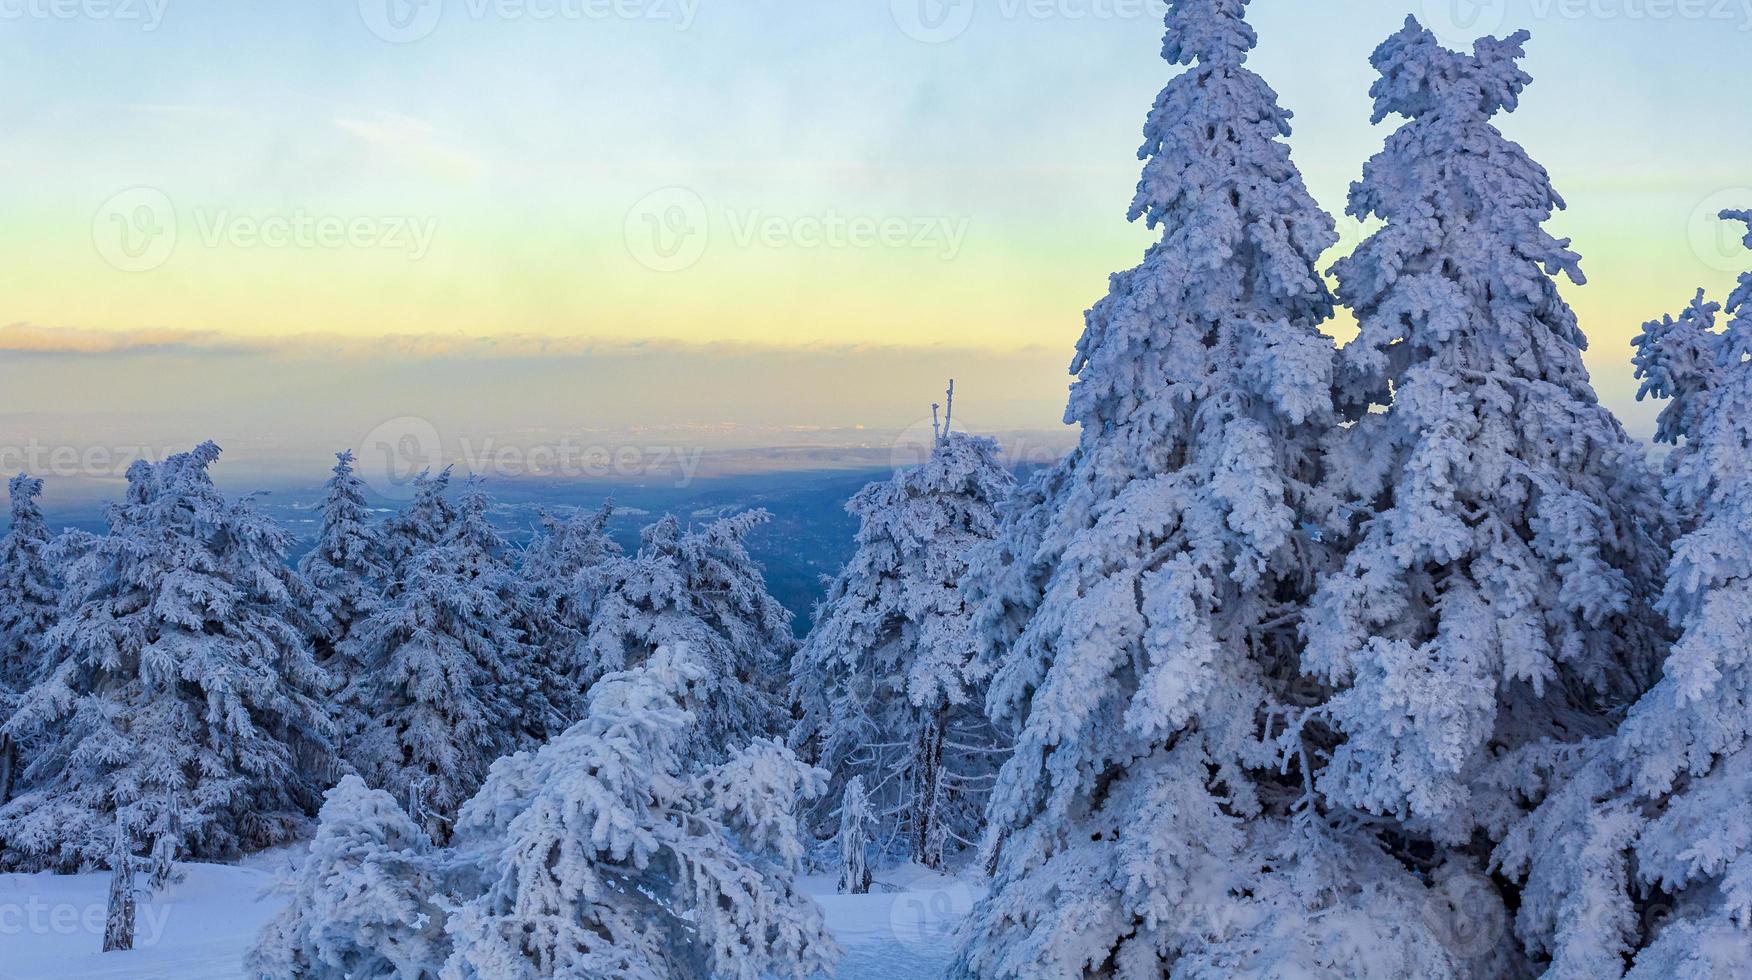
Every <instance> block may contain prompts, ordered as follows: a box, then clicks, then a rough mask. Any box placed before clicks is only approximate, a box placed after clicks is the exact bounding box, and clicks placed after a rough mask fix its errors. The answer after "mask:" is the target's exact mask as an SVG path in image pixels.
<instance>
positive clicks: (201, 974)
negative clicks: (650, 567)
mask: <svg viewBox="0 0 1752 980" xmlns="http://www.w3.org/2000/svg"><path fill="white" fill-rule="evenodd" d="M284 863H285V859H284V858H283V857H280V858H278V859H274V860H261V859H258V860H256V861H252V862H250V864H251V865H252V866H251V867H227V866H220V865H210V864H196V865H186V866H183V869H182V870H183V871H184V872H185V875H184V879H183V881H182V882H180V883H178V884H176V885H172V886H171V887H170V888H169V889H168V890H167V891H166V892H165V893H164V894H162V895H159V896H157V897H156V898H154V899H153V901H152V902H150V903H148V904H146V905H143V906H141V909H140V917H139V922H138V927H137V929H138V935H137V939H138V948H137V949H135V950H134V951H132V952H128V953H103V952H100V951H99V950H100V948H101V946H102V944H103V925H104V902H105V899H106V897H107V895H108V889H109V877H108V876H107V875H78V876H72V877H66V876H55V875H0V980H49V978H56V980H60V978H66V980H239V978H241V977H242V976H243V951H244V950H245V949H246V948H247V947H248V946H249V944H250V943H251V942H253V941H254V939H255V937H256V934H257V933H258V932H260V930H261V928H262V926H263V925H264V924H265V923H266V922H267V921H268V920H269V919H271V918H273V916H274V914H275V912H277V911H278V910H279V906H280V899H279V897H278V896H276V895H272V894H267V890H268V889H269V888H270V887H271V886H272V884H273V882H274V875H273V872H272V870H271V869H272V868H273V867H274V866H275V865H284ZM877 878H878V881H879V882H880V883H883V884H886V885H888V886H889V887H892V888H896V889H899V890H897V891H892V892H885V893H878V894H871V895H836V894H834V893H833V880H832V879H831V878H821V877H818V878H808V879H805V880H804V881H803V882H802V885H803V887H804V889H805V890H806V891H808V892H810V893H811V894H814V895H815V896H816V898H817V900H818V901H820V903H821V906H822V908H823V910H825V911H826V913H827V922H828V925H829V926H830V927H831V928H832V929H833V931H834V934H835V935H836V936H838V937H839V941H840V945H842V946H844V947H845V950H846V956H845V959H844V960H843V961H842V962H841V964H840V970H839V974H838V976H839V980H913V978H929V977H936V976H940V975H941V974H942V972H943V968H944V967H945V966H947V965H948V962H949V956H950V953H951V945H952V943H951V933H952V932H953V930H954V928H955V923H956V922H957V921H958V920H959V919H960V918H961V916H963V915H965V914H967V911H968V910H969V909H970V908H972V906H973V902H974V900H975V899H976V898H978V896H979V891H978V890H977V888H976V887H975V886H971V885H969V884H967V883H966V882H963V881H960V880H957V879H954V878H947V877H943V876H940V875H933V874H931V873H929V872H926V871H923V870H922V869H917V868H910V869H908V868H903V869H897V870H895V871H892V872H890V873H887V874H879V875H878V876H877Z"/></svg>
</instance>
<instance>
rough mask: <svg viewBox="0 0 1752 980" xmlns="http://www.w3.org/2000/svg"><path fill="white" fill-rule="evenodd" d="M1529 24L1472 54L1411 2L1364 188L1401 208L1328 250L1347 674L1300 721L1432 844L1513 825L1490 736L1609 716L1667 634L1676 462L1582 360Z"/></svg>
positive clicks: (1314, 667) (1322, 593)
mask: <svg viewBox="0 0 1752 980" xmlns="http://www.w3.org/2000/svg"><path fill="white" fill-rule="evenodd" d="M1526 39H1527V34H1526V33H1525V32H1522V33H1518V34H1516V35H1514V36H1512V37H1509V38H1507V39H1504V40H1498V39H1494V38H1484V39H1481V40H1480V41H1478V42H1477V43H1476V45H1475V46H1474V49H1473V52H1472V53H1470V54H1463V53H1459V52H1454V51H1449V50H1446V49H1444V48H1442V47H1441V46H1440V45H1439V44H1438V43H1437V41H1436V39H1435V37H1434V36H1433V35H1432V34H1430V32H1428V31H1426V30H1424V29H1423V28H1422V27H1420V26H1419V25H1418V24H1417V22H1416V21H1415V20H1408V21H1407V24H1406V26H1405V28H1404V30H1402V31H1401V32H1399V33H1398V34H1396V35H1394V36H1393V37H1391V38H1389V39H1388V40H1387V41H1386V42H1385V43H1383V44H1382V45H1381V46H1380V48H1379V49H1377V50H1376V52H1375V54H1374V57H1373V59H1372V63H1373V64H1374V65H1375V67H1376V68H1377V69H1378V70H1379V71H1380V73H1381V77H1380V79H1379V80H1378V81H1377V82H1376V83H1375V85H1374V87H1373V89H1372V90H1371V92H1372V94H1373V96H1374V98H1375V119H1376V120H1377V121H1380V120H1382V119H1385V118H1386V117H1387V116H1389V115H1391V114H1395V113H1397V114H1399V115H1401V116H1404V117H1405V118H1406V119H1407V122H1406V123H1405V124H1404V125H1403V126H1402V127H1401V128H1400V129H1399V130H1398V131H1396V132H1395V133H1394V134H1393V135H1392V136H1390V137H1389V138H1388V140H1387V145H1386V148H1385V149H1384V150H1383V151H1382V152H1381V153H1380V154H1378V155H1377V156H1376V157H1375V158H1374V159H1372V160H1371V161H1369V163H1368V165H1367V166H1366V168H1365V170H1364V174H1363V179H1362V180H1361V181H1360V182H1359V183H1357V184H1355V185H1353V187H1352V188H1351V200H1350V213H1351V214H1352V215H1354V216H1356V217H1357V218H1358V219H1368V218H1371V217H1378V218H1381V219H1382V220H1384V221H1385V222H1386V225H1385V227H1383V228H1382V229H1381V230H1380V231H1379V232H1377V233H1376V234H1374V235H1373V236H1371V237H1370V238H1369V239H1368V240H1367V241H1365V242H1364V243H1363V244H1362V245H1361V246H1360V247H1359V248H1358V249H1357V250H1356V252H1355V253H1354V254H1352V255H1350V256H1349V257H1347V258H1345V259H1343V260H1342V261H1340V262H1339V263H1338V264H1337V265H1336V267H1335V273H1336V275H1337V278H1338V282H1339V297H1340V299H1342V300H1343V301H1344V302H1345V303H1346V304H1347V305H1348V306H1350V307H1351V308H1352V309H1353V310H1354V311H1355V312H1356V315H1357V318H1358V321H1359V325H1360V332H1359V334H1358V336H1357V338H1356V339H1355V340H1354V341H1352V342H1351V343H1350V344H1348V345H1346V347H1345V349H1344V350H1343V352H1342V353H1341V354H1340V355H1339V370H1338V374H1337V386H1336V390H1337V392H1338V397H1339V403H1340V407H1341V408H1342V409H1343V411H1344V412H1345V413H1346V415H1347V417H1348V419H1350V420H1351V422H1352V423H1353V424H1352V425H1351V426H1350V427H1349V428H1348V429H1346V430H1344V431H1343V433H1342V434H1341V435H1340V436H1338V437H1336V438H1335V439H1334V440H1333V445H1332V455H1331V457H1330V458H1329V461H1328V472H1329V474H1330V476H1331V478H1332V485H1333V486H1334V488H1335V494H1336V495H1337V496H1338V497H1339V498H1340V499H1341V501H1342V506H1340V507H1337V508H1335V511H1334V517H1333V519H1332V520H1331V521H1330V522H1329V523H1328V527H1329V528H1330V529H1331V530H1332V531H1333V532H1334V533H1333V537H1334V538H1338V539H1342V541H1343V545H1344V547H1345V548H1346V549H1347V552H1348V554H1347V557H1346V559H1345V561H1344V562H1343V565H1342V567H1341V568H1339V569H1337V570H1335V571H1333V572H1332V573H1331V574H1329V575H1327V576H1326V577H1325V578H1324V580H1323V581H1322V582H1321V585H1320V588H1319V593H1318V595H1317V596H1316V598H1315V600H1314V602H1313V604H1312V606H1311V608H1310V611H1309V614H1308V615H1307V617H1306V619H1305V622H1304V634H1305V636H1306V637H1307V641H1308V646H1307V650H1306V654H1305V663H1306V666H1307V669H1308V671H1309V672H1310V673H1312V674H1314V675H1316V676H1318V677H1319V678H1321V679H1322V680H1323V681H1325V682H1326V683H1328V684H1330V685H1331V686H1332V687H1333V688H1334V689H1335V690H1336V693H1335V694H1334V695H1333V696H1332V698H1331V699H1330V701H1328V702H1327V703H1326V704H1324V705H1323V706H1321V707H1320V708H1319V709H1318V710H1317V711H1315V712H1313V713H1312V715H1311V716H1310V717H1311V719H1312V721H1311V724H1310V725H1308V726H1307V727H1306V728H1304V729H1302V730H1301V731H1302V732H1303V734H1304V736H1305V739H1304V741H1303V743H1302V744H1303V745H1304V746H1307V747H1308V748H1307V751H1309V752H1310V753H1314V754H1327V753H1328V752H1329V755H1330V757H1329V759H1328V760H1327V762H1326V764H1325V766H1324V768H1323V769H1322V771H1321V772H1320V774H1319V777H1318V784H1317V785H1318V788H1319V790H1320V792H1321V794H1322V796H1323V797H1324V799H1325V800H1326V801H1328V802H1330V803H1331V804H1332V805H1334V806H1339V807H1354V808H1357V809H1359V810H1362V811H1366V812H1369V813H1374V814H1379V815H1382V816H1386V817H1390V818H1393V819H1395V820H1398V821H1403V822H1404V827H1405V830H1406V831H1407V832H1408V833H1410V834H1413V835H1419V836H1423V837H1426V838H1430V839H1434V840H1436V841H1437V842H1439V843H1459V842H1464V841H1466V840H1467V839H1468V838H1469V837H1470V835H1471V834H1472V831H1473V829H1474V828H1475V827H1477V826H1479V825H1481V824H1489V825H1491V826H1493V827H1497V828H1499V829H1500V826H1501V823H1502V821H1503V820H1504V819H1507V818H1509V817H1512V815H1513V812H1514V809H1513V807H1514V804H1513V802H1512V801H1511V800H1507V799H1504V798H1503V797H1502V795H1501V794H1499V793H1497V792H1496V791H1495V790H1494V789H1492V788H1491V787H1490V786H1489V785H1487V784H1496V783H1499V782H1500V781H1501V780H1502V779H1504V778H1512V774H1507V775H1505V772H1504V771H1503V766H1502V765H1500V764H1497V765H1493V764H1492V762H1493V760H1495V759H1498V758H1499V757H1500V756H1502V755H1503V754H1504V753H1513V752H1514V751H1515V750H1517V749H1519V748H1521V747H1524V746H1529V745H1535V744H1538V743H1540V742H1541V741H1542V740H1546V739H1557V740H1575V739H1578V738H1580V737H1583V736H1586V735H1588V734H1590V733H1593V734H1598V733H1599V732H1600V731H1602V730H1603V729H1604V728H1605V727H1607V726H1609V724H1610V721H1609V719H1610V717H1611V712H1612V711H1613V710H1614V709H1615V708H1622V707H1623V706H1624V705H1626V704H1628V703H1629V702H1630V701H1633V700H1634V699H1635V698H1636V696H1637V695H1638V694H1640V693H1641V692H1642V690H1644V689H1645V688H1646V687H1647V685H1648V684H1649V683H1650V682H1651V681H1652V674H1653V672H1654V669H1655V667H1656V665H1657V664H1658V656H1659V650H1660V648H1661V644H1662V642H1663V639H1664V627H1663V624H1662V622H1661V620H1660V617H1659V616H1658V615H1657V614H1655V612H1654V611H1653V609H1652V603H1651V600H1652V597H1653V596H1654V595H1656V594H1658V593H1659V582H1660V574H1661V566H1662V563H1663V562H1664V561H1665V556H1666V554H1667V541H1668V539H1669V536H1670V531H1669V521H1668V517H1667V515H1666V512H1665V508H1664V507H1663V505H1662V503H1661V500H1660V495H1659V489H1658V481H1657V480H1656V479H1655V478H1654V476H1653V473H1652V469H1651V467H1650V466H1649V464H1648V461H1647V455H1646V453H1645V451H1644V450H1643V448H1642V447H1641V446H1639V445H1638V444H1636V443H1635V442H1634V441H1632V440H1631V439H1630V438H1629V437H1628V436H1627V435H1626V434H1625V432H1624V431H1623V429H1622V428H1621V427H1620V425H1619V424H1618V422H1617V420H1615V419H1614V418H1613V417H1612V415H1611V414H1610V413H1609V412H1608V411H1607V410H1606V409H1605V408H1604V407H1602V406H1601V405H1600V404H1599V402H1598V400H1597V399H1596V397H1595V394H1594V391H1593V388H1592V387H1591V386H1590V384H1589V379H1588V374H1587V370H1586V369H1585V368H1584V367H1583V364H1582V358H1581V351H1582V350H1583V349H1584V348H1585V347H1586V343H1587V341H1586V339H1585V338H1584V337H1583V335H1582V333H1581V331H1580V329H1578V327H1577V325H1576V318H1575V314H1574V313H1573V312H1572V311H1571V310H1570V308H1569V307H1568V306H1567V305H1565V303H1564V302H1563V299H1562V297H1561V296H1560V295H1559V293H1558V286H1557V283H1556V282H1555V281H1554V278H1553V277H1554V276H1556V275H1559V274H1562V275H1567V276H1569V277H1570V278H1571V279H1572V280H1574V281H1576V282H1578V283H1579V282H1582V281H1584V280H1583V277H1582V274H1581V271H1580V268H1579V265H1578V257H1577V256H1576V254H1575V253H1574V252H1572V251H1570V249H1569V247H1568V244H1569V243H1568V242H1567V241H1561V240H1558V239H1555V238H1553V237H1552V236H1551V235H1550V234H1548V233H1547V232H1546V231H1545V230H1544V229H1543V227H1542V225H1543V224H1544V222H1545V221H1547V220H1548V219H1549V218H1550V217H1551V215H1552V213H1553V211H1554V210H1555V209H1558V208H1561V207H1563V200H1562V198H1560V197H1559V196H1558V194H1557V192H1556V191H1555V190H1553V189H1552V186H1551V183H1550V180H1549V178H1548V177H1547V175H1546V172H1545V170H1544V169H1543V168H1542V167H1540V166H1539V165H1538V164H1537V163H1534V162H1533V161H1532V160H1531V159H1530V158H1529V157H1528V156H1527V154H1526V152H1525V151H1524V150H1523V149H1522V148H1521V147H1520V146H1519V145H1517V144H1515V143H1512V142H1510V141H1509V140H1508V139H1506V138H1505V137H1504V136H1503V135H1502V133H1501V132H1499V131H1498V130H1497V129H1496V127H1495V126H1493V125H1492V123H1491V119H1492V117H1493V116H1495V115H1496V114H1497V113H1498V112H1503V111H1512V110H1514V109H1515V108H1516V106H1517V104H1518V102H1519V99H1520V95H1521V92H1522V90H1523V89H1524V88H1525V87H1526V86H1527V85H1528V83H1529V82H1530V81H1531V78H1530V77H1529V76H1528V75H1527V74H1526V73H1525V72H1523V71H1522V70H1521V68H1520V67H1519V66H1518V64H1517V62H1518V60H1519V59H1520V58H1521V57H1522V56H1523V50H1522V44H1523V42H1524V41H1525V40H1526ZM1505 808H1507V809H1505Z"/></svg>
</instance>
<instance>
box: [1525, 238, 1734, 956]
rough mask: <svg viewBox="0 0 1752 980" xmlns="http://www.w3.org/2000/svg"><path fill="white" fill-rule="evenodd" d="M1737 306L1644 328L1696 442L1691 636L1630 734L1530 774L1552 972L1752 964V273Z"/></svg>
mask: <svg viewBox="0 0 1752 980" xmlns="http://www.w3.org/2000/svg"><path fill="white" fill-rule="evenodd" d="M1723 217H1724V218H1728V219H1733V220H1739V221H1745V222H1747V223H1748V225H1749V226H1752V212H1727V213H1724V214H1723ZM1746 243H1747V246H1748V247H1749V248H1752V234H1748V236H1747V240H1746ZM1719 309H1720V307H1717V306H1716V305H1715V304H1712V303H1705V302H1704V301H1703V299H1702V297H1701V296H1700V297H1699V298H1698V299H1697V300H1695V301H1693V303H1692V305H1691V307H1690V309H1689V311H1688V312H1687V313H1686V314H1685V315H1683V316H1682V317H1680V319H1679V320H1678V321H1674V320H1672V319H1671V318H1669V319H1668V320H1666V321H1664V322H1663V323H1661V324H1651V325H1650V326H1649V328H1646V329H1645V332H1644V335H1643V336H1642V337H1641V338H1639V345H1640V347H1641V350H1642V352H1643V354H1644V356H1643V357H1642V358H1641V359H1640V363H1644V364H1651V363H1652V364H1663V365H1664V367H1663V369H1664V370H1666V371H1667V372H1668V373H1667V375H1666V376H1665V377H1662V378H1660V380H1659V381H1658V384H1659V387H1658V388H1657V389H1654V393H1656V394H1658V395H1661V396H1664V397H1671V398H1673V399H1674V402H1673V404H1670V405H1669V406H1668V407H1667V410H1666V411H1665V412H1663V415H1662V438H1663V439H1666V440H1669V441H1675V442H1680V441H1682V442H1681V444H1680V445H1679V446H1678V447H1676V451H1675V454H1674V455H1675V462H1674V464H1673V465H1672V466H1671V467H1670V469H1669V472H1668V477H1667V492H1668V497H1669V499H1670V500H1671V501H1672V504H1673V506H1674V508H1675V509H1676V510H1679V511H1681V512H1685V513H1692V514H1695V515H1696V521H1695V526H1693V527H1692V528H1691V530H1690V531H1689V532H1688V533H1687V534H1686V535H1685V536H1684V537H1682V538H1680V540H1679V541H1678V543H1677V545H1676V546H1675V548H1674V551H1673V557H1672V561H1671V563H1670V565H1669V566H1668V570H1667V582H1666V589H1665V591H1664V592H1663V593H1662V595H1661V599H1660V609H1661V611H1662V612H1664V613H1665V614H1666V615H1667V617H1668V618H1669V619H1670V620H1671V622H1672V625H1673V626H1674V627H1675V628H1676V629H1678V630H1679V631H1680V636H1679V639H1678V641H1677V642H1676V643H1674V644H1673V646H1672V648H1671V651H1670V652H1669V653H1668V655H1667V658H1666V662H1665V664H1664V666H1663V668H1662V676H1661V678H1660V680H1659V682H1658V683H1656V684H1655V685H1654V686H1653V687H1652V688H1651V689H1650V690H1649V691H1648V692H1647V693H1645V694H1644V695H1643V696H1642V697H1641V699H1639V700H1638V701H1637V702H1636V703H1635V704H1634V705H1632V706H1631V707H1630V709H1629V711H1628V713H1627V715H1626V717H1625V718H1624V721H1623V723H1622V724H1621V725H1620V726H1619V728H1618V729H1617V731H1615V732H1613V733H1610V734H1609V735H1606V736H1603V737H1600V738H1598V739H1595V740H1593V741H1592V742H1589V743H1585V744H1584V745H1582V746H1580V747H1577V748H1575V749H1573V750H1572V751H1571V752H1570V753H1569V754H1567V755H1565V756H1558V757H1556V759H1555V762H1554V763H1553V764H1550V765H1549V767H1548V771H1546V772H1542V773H1540V776H1541V777H1542V778H1540V779H1536V780H1532V781H1531V782H1530V786H1524V787H1520V788H1521V789H1522V791H1523V792H1528V793H1529V794H1530V795H1535V794H1539V795H1543V799H1542V801H1541V804H1540V806H1539V809H1538V810H1536V811H1535V812H1534V813H1533V814H1532V815H1531V816H1529V817H1527V818H1525V819H1522V820H1520V821H1518V822H1517V823H1516V824H1515V825H1514V826H1513V827H1512V828H1511V829H1510V832H1509V833H1508V834H1506V835H1505V837H1504V840H1503V843H1502V844H1501V846H1500V847H1499V848H1498V861H1499V863H1500V864H1501V865H1502V867H1503V869H1504V870H1505V871H1506V872H1507V873H1509V874H1511V875H1513V876H1516V877H1519V878H1524V879H1525V884H1524V885H1523V888H1522V907H1521V911H1520V914H1519V916H1518V917H1517V921H1516V929H1517V931H1518V933H1519V934H1520V936H1521V938H1522V941H1523V942H1524V943H1525V944H1526V945H1527V946H1528V947H1529V948H1530V949H1532V950H1534V951H1536V952H1539V953H1542V954H1544V955H1546V956H1547V957H1549V960H1550V967H1549V969H1548V971H1547V973H1546V976H1548V977H1550V978H1552V980H1584V978H1587V980H1594V978H1611V977H1618V976H1622V975H1625V972H1624V966H1625V963H1626V962H1627V961H1629V962H1631V963H1632V967H1631V969H1630V971H1629V975H1630V976H1632V977H1637V978H1648V980H1653V978H1666V977H1684V978H1700V980H1701V978H1704V977H1725V976H1743V975H1747V974H1749V973H1752V827H1749V825H1748V823H1747V820H1746V801H1747V800H1748V799H1752V744H1748V735H1752V619H1749V618H1748V612H1747V611H1748V610H1749V609H1752V360H1749V358H1752V273H1748V274H1746V275H1744V276H1742V277H1741V278H1740V282H1739V285H1738V287H1737V288H1736V289H1735V290H1734V292H1733V293H1732V295H1731V296H1730V297H1729V299H1728V303H1727V306H1726V310H1727V312H1728V313H1729V314H1730V315H1732V316H1733V320H1732V321H1731V322H1730V323H1729V324H1728V325H1727V328H1726V330H1725V331H1722V332H1717V331H1715V330H1714V329H1713V328H1714V326H1715V313H1716V312H1717V311H1718V310H1719ZM1676 342H1677V343H1676ZM1653 344H1660V345H1661V346H1662V347H1665V348H1666V350H1664V351H1658V353H1659V354H1661V355H1662V356H1661V357H1660V358H1659V359H1656V358H1652V357H1649V356H1647V355H1648V354H1649V353H1650V351H1651V345H1653ZM1675 350H1677V351H1678V352H1680V353H1679V354H1678V355H1675V354H1674V351H1675ZM1688 400H1689V403H1688Z"/></svg>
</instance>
